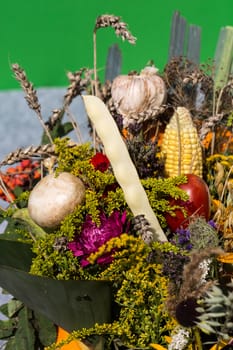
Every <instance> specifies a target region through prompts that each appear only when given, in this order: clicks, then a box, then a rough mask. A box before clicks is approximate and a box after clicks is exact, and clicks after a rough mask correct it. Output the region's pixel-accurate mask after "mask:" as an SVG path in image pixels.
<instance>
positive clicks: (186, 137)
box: [161, 107, 202, 177]
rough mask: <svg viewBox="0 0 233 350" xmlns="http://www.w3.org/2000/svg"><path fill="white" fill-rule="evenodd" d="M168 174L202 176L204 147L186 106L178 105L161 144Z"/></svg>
mask: <svg viewBox="0 0 233 350" xmlns="http://www.w3.org/2000/svg"><path fill="white" fill-rule="evenodd" d="M161 151H162V155H163V157H164V159H165V172H166V173H167V175H168V176H178V175H181V174H182V175H183V174H195V175H198V176H200V177H202V149H201V144H200V140H199V137H198V133H197V129H196V127H195V126H194V124H193V122H192V118H191V115H190V113H189V111H188V110H187V109H186V108H185V107H178V108H177V109H176V111H175V113H174V114H173V116H172V117H171V120H170V122H169V123H168V125H167V126H166V129H165V132H164V136H163V142H162V145H161Z"/></svg>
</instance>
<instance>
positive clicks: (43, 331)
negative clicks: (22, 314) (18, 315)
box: [34, 312, 57, 346]
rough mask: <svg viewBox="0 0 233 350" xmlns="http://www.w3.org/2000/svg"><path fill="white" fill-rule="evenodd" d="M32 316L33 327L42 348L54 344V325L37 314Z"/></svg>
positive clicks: (55, 330)
mask: <svg viewBox="0 0 233 350" xmlns="http://www.w3.org/2000/svg"><path fill="white" fill-rule="evenodd" d="M34 316H35V319H36V322H35V325H34V326H35V327H36V330H37V334H38V336H39V339H40V342H41V343H42V344H43V346H49V345H50V344H52V343H54V342H55V341H56V338H57V329H56V326H55V325H54V323H53V322H51V321H50V320H48V319H47V318H46V317H45V316H43V315H41V314H40V313H38V312H36V313H34Z"/></svg>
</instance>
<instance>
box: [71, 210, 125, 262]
mask: <svg viewBox="0 0 233 350" xmlns="http://www.w3.org/2000/svg"><path fill="white" fill-rule="evenodd" d="M100 222H101V223H100V225H99V226H98V225H97V224H96V223H95V222H93V221H92V218H91V216H90V215H87V217H86V221H85V222H84V223H83V226H82V230H81V233H80V234H79V235H77V237H76V238H75V240H74V241H72V242H70V243H68V249H70V250H72V252H73V254H74V256H77V257H79V258H80V263H81V266H83V267H84V266H87V265H89V264H90V262H89V261H88V260H87V258H88V256H89V255H90V254H91V253H95V252H96V251H97V250H98V249H99V248H100V247H101V246H102V245H103V244H105V243H106V242H107V241H109V240H110V239H111V238H113V237H117V236H120V235H121V234H122V233H123V232H127V217H126V212H124V213H123V214H122V213H120V212H118V211H114V212H113V213H112V214H111V215H110V216H109V217H107V216H106V215H105V213H103V212H102V213H101V214H100ZM112 253H113V252H111V253H108V254H104V255H102V256H101V257H99V258H98V259H97V263H99V264H107V263H110V262H111V261H112Z"/></svg>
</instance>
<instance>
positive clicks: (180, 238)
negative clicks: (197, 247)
mask: <svg viewBox="0 0 233 350" xmlns="http://www.w3.org/2000/svg"><path fill="white" fill-rule="evenodd" d="M190 238H191V233H190V231H189V230H188V229H184V228H179V229H177V230H176V233H175V234H174V236H173V237H172V241H171V242H172V243H173V244H175V245H178V246H180V247H182V248H184V249H186V250H191V249H192V244H191V243H190Z"/></svg>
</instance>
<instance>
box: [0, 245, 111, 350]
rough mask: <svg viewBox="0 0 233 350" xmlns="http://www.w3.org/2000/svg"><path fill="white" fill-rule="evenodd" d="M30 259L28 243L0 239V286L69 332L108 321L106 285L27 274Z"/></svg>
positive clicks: (109, 314) (102, 282) (108, 305)
mask: <svg viewBox="0 0 233 350" xmlns="http://www.w3.org/2000/svg"><path fill="white" fill-rule="evenodd" d="M32 257H33V254H32V252H31V246H30V245H29V244H25V243H21V242H15V241H5V240H0V286H1V287H2V288H4V289H5V290H7V291H8V292H9V293H10V294H11V295H13V296H14V297H15V298H16V299H18V300H21V301H22V302H23V303H24V304H25V305H26V306H27V307H29V308H30V309H32V310H34V311H35V312H39V313H41V314H43V315H44V316H46V317H47V318H48V319H50V320H51V321H52V322H53V323H55V324H57V325H59V326H61V327H62V328H64V329H66V330H67V331H69V332H70V331H72V330H75V329H80V328H83V327H86V328H89V327H92V326H93V325H94V324H95V323H100V324H101V323H105V322H110V321H111V304H112V294H111V285H110V284H109V283H108V282H104V281H71V280H70V281H59V280H54V279H51V278H46V277H40V276H34V275H31V274H30V273H29V269H30V265H31V261H32ZM21 349H24V348H23V347H22V348H21Z"/></svg>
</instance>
